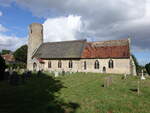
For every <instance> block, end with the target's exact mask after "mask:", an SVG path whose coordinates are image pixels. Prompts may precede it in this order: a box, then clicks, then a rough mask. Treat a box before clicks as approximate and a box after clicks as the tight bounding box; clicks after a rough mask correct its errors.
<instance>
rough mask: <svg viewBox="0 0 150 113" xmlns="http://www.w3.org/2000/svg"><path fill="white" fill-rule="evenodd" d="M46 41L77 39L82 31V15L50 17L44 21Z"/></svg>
mask: <svg viewBox="0 0 150 113" xmlns="http://www.w3.org/2000/svg"><path fill="white" fill-rule="evenodd" d="M43 26H44V40H45V41H50V42H51V41H64V40H75V39H77V37H76V35H77V33H79V32H81V28H82V21H81V17H80V16H73V15H70V16H68V17H58V18H49V19H47V20H46V21H45V22H44V23H43ZM78 38H79V37H78Z"/></svg>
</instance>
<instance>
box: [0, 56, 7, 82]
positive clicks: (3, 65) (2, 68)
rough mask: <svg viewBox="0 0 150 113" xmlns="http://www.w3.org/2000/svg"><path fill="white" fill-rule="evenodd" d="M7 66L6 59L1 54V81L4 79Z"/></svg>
mask: <svg viewBox="0 0 150 113" xmlns="http://www.w3.org/2000/svg"><path fill="white" fill-rule="evenodd" d="M5 68H6V64H5V60H4V59H3V58H2V57H1V55H0V81H1V80H3V79H4V71H5Z"/></svg>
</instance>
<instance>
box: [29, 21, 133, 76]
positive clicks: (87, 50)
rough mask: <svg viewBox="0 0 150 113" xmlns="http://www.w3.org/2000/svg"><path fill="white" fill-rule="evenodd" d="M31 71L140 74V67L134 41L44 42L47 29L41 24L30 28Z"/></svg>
mask: <svg viewBox="0 0 150 113" xmlns="http://www.w3.org/2000/svg"><path fill="white" fill-rule="evenodd" d="M50 38H53V37H50ZM27 68H28V69H29V70H36V71H38V70H45V71H49V72H55V71H57V72H62V71H65V72H94V73H114V74H132V75H136V67H135V64H134V61H133V58H132V57H131V53H130V39H123V40H109V41H98V42H87V41H86V40H74V41H61V42H43V26H42V25H41V24H38V23H33V24H31V25H30V26H29V39H28V58H27Z"/></svg>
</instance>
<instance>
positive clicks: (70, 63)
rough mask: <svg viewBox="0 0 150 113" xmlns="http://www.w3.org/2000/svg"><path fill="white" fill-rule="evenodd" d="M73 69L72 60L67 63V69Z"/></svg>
mask: <svg viewBox="0 0 150 113" xmlns="http://www.w3.org/2000/svg"><path fill="white" fill-rule="evenodd" d="M72 67H73V63H72V60H70V61H69V68H72Z"/></svg>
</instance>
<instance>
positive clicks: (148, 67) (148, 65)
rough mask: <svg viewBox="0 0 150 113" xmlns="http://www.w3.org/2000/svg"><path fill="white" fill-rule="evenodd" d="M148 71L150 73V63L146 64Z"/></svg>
mask: <svg viewBox="0 0 150 113" xmlns="http://www.w3.org/2000/svg"><path fill="white" fill-rule="evenodd" d="M145 68H146V71H147V73H148V74H149V75H150V63H148V64H146V65H145Z"/></svg>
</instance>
